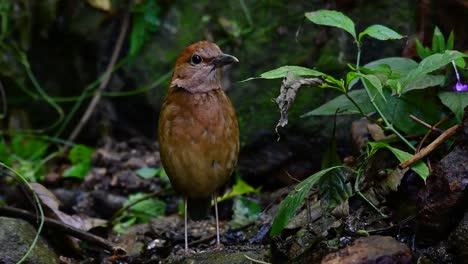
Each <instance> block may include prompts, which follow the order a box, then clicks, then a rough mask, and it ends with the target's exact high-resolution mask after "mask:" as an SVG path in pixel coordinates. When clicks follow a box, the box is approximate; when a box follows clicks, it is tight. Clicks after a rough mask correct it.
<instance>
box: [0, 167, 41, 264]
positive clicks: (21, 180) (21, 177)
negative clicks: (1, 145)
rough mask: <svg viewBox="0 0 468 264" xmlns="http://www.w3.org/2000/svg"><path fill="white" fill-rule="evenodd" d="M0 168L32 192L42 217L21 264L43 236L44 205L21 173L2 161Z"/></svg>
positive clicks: (18, 263)
mask: <svg viewBox="0 0 468 264" xmlns="http://www.w3.org/2000/svg"><path fill="white" fill-rule="evenodd" d="M0 166H3V167H5V168H6V169H8V170H9V171H11V172H13V173H14V174H15V175H16V176H17V177H18V178H19V179H20V182H23V183H24V184H25V185H26V186H27V187H28V188H29V190H30V191H31V193H32V195H33V197H34V201H35V202H36V204H37V208H38V210H39V215H40V220H39V227H38V228H37V232H36V236H35V237H34V239H33V241H32V243H31V245H30V246H29V248H28V251H26V253H25V254H24V255H23V257H22V258H21V259H20V260H19V261H18V262H17V264H21V263H23V262H24V261H25V260H26V259H27V258H28V257H29V255H31V252H32V251H33V250H34V247H35V246H36V244H37V241H38V240H39V235H40V234H41V232H42V228H43V227H44V219H45V217H44V210H43V209H42V205H41V202H40V200H39V197H38V196H37V194H36V192H35V191H34V189H33V188H32V186H31V185H30V184H29V182H28V181H27V180H26V178H25V177H24V176H23V175H22V174H21V173H19V172H18V171H16V170H15V169H13V168H11V167H9V166H8V165H6V164H5V163H3V162H1V161H0Z"/></svg>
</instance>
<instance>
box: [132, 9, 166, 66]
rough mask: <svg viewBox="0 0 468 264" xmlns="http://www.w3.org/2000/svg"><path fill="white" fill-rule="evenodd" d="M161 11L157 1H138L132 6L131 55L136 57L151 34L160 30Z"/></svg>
mask: <svg viewBox="0 0 468 264" xmlns="http://www.w3.org/2000/svg"><path fill="white" fill-rule="evenodd" d="M159 10H160V8H159V7H158V5H157V3H156V1H155V0H143V1H138V3H137V4H135V5H133V6H132V9H131V11H132V17H133V23H132V32H131V33H130V48H129V55H130V56H131V57H134V56H136V55H137V54H138V52H139V51H140V49H141V48H142V47H143V45H144V44H145V42H146V41H147V39H148V37H149V36H150V33H154V32H156V30H157V29H158V28H159V25H160V21H159V17H158V14H159Z"/></svg>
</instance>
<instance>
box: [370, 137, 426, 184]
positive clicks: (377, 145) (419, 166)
mask: <svg viewBox="0 0 468 264" xmlns="http://www.w3.org/2000/svg"><path fill="white" fill-rule="evenodd" d="M368 144H369V146H370V149H368V150H367V155H368V156H369V157H370V156H373V155H374V154H375V153H376V152H377V151H378V150H379V149H381V148H387V149H388V150H390V151H391V152H392V153H393V155H395V157H396V158H397V159H398V161H400V162H403V161H406V160H408V159H410V158H411V157H412V156H413V155H412V154H410V153H408V152H405V151H403V150H400V149H397V148H394V147H391V146H390V145H388V144H387V143H385V142H369V143H368ZM411 169H412V170H413V171H414V172H416V173H417V174H418V175H419V176H420V177H421V178H422V179H423V180H424V181H426V179H427V177H428V176H429V168H428V167H427V165H426V164H425V163H424V162H422V161H418V162H416V163H414V164H413V165H412V166H411Z"/></svg>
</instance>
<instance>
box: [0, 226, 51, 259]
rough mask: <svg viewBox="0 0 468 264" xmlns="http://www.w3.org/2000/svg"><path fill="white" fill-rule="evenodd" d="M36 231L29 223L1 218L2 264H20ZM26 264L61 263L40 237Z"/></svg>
mask: <svg viewBox="0 0 468 264" xmlns="http://www.w3.org/2000/svg"><path fill="white" fill-rule="evenodd" d="M35 235H36V229H35V228H34V227H33V226H32V225H31V224H29V223H28V222H26V221H24V220H21V219H15V218H8V217H0V245H1V247H0V263H5V264H10V263H16V262H18V261H19V260H20V259H21V258H22V257H23V255H24V254H25V253H26V251H27V250H28V248H29V246H30V245H31V243H32V241H33V239H34V237H35ZM25 263H34V264H42V263H44V264H54V263H59V260H58V256H57V255H56V254H55V252H54V251H53V250H52V249H51V248H50V247H49V246H48V245H47V242H46V241H45V240H44V239H43V238H42V237H40V238H39V240H38V242H37V244H36V246H35V248H34V249H33V251H32V252H31V254H30V255H29V257H28V259H27V261H26V262H25Z"/></svg>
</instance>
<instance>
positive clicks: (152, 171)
mask: <svg viewBox="0 0 468 264" xmlns="http://www.w3.org/2000/svg"><path fill="white" fill-rule="evenodd" d="M160 172H161V168H150V167H144V168H141V169H139V170H137V171H136V174H137V175H138V176H140V177H142V178H143V179H151V178H153V177H155V176H156V175H158V174H159V173H160Z"/></svg>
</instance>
